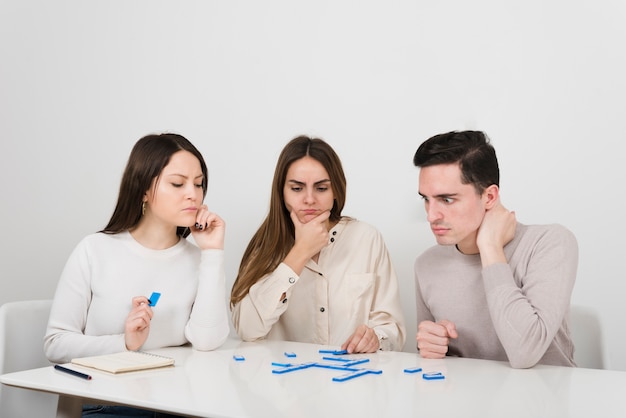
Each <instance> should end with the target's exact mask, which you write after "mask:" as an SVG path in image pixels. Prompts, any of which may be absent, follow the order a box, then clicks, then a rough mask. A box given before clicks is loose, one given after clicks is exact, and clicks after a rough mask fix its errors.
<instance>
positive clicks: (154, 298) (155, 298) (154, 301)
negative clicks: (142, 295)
mask: <svg viewBox="0 0 626 418" xmlns="http://www.w3.org/2000/svg"><path fill="white" fill-rule="evenodd" d="M160 297H161V294H160V293H159V292H152V295H150V298H149V299H148V306H155V305H156V304H157V302H158V301H159V298H160Z"/></svg>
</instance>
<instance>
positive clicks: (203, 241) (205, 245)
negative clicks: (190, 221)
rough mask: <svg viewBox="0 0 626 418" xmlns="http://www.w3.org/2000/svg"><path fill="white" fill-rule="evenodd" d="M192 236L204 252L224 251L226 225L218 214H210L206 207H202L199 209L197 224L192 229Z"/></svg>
mask: <svg viewBox="0 0 626 418" xmlns="http://www.w3.org/2000/svg"><path fill="white" fill-rule="evenodd" d="M191 235H192V236H193V239H194V241H195V242H196V244H197V245H198V247H200V249H202V250H208V249H217V250H223V249H224V236H225V235H226V223H225V222H224V220H222V218H220V217H219V216H218V215H217V214H216V213H213V212H209V208H208V207H207V206H206V205H202V206H200V209H198V215H197V216H196V224H195V225H194V226H192V227H191Z"/></svg>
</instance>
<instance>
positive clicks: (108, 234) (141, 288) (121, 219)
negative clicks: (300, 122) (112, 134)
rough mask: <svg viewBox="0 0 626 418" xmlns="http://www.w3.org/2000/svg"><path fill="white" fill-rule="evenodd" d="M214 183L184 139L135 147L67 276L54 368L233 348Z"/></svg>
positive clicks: (55, 326) (54, 313)
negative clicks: (210, 189) (102, 219)
mask: <svg viewBox="0 0 626 418" xmlns="http://www.w3.org/2000/svg"><path fill="white" fill-rule="evenodd" d="M207 174H208V172H207V167H206V164H205V162H204V159H203V157H202V155H201V154H200V152H199V151H198V150H197V149H196V147H194V146H193V144H191V143H190V142H189V141H188V140H187V139H185V138H184V137H182V136H180V135H177V134H171V133H166V134H160V135H148V136H145V137H144V138H141V139H140V140H139V141H138V142H137V143H136V144H135V146H134V147H133V149H132V151H131V154H130V157H129V160H128V164H127V166H126V169H125V172H124V175H123V178H122V181H121V186H120V191H119V196H118V201H117V205H116V208H115V211H114V213H113V215H112V217H111V220H110V221H109V223H108V225H107V226H106V227H105V228H104V229H103V230H102V231H100V232H98V233H94V234H92V235H89V236H87V237H85V238H84V239H83V240H82V241H81V242H80V243H79V244H78V245H77V246H76V248H75V249H74V251H73V252H72V254H71V256H70V258H69V259H68V261H67V264H66V265H65V268H64V270H63V273H62V275H61V278H60V281H59V283H58V286H57V290H56V294H55V297H54V302H53V306H52V310H51V312H50V319H49V322H48V329H47V332H46V336H45V339H44V349H45V353H46V355H47V357H48V358H49V360H50V361H52V362H57V363H63V362H69V361H70V360H71V359H72V358H75V357H85V356H93V355H99V354H107V353H114V352H119V351H124V350H140V349H141V350H146V349H154V348H160V347H168V346H178V345H182V344H186V343H191V344H192V346H193V347H194V348H196V349H198V350H212V349H215V348H217V347H219V346H220V345H221V344H222V343H223V342H224V341H225V340H226V338H227V336H228V333H229V325H228V314H227V311H228V308H227V306H226V299H225V278H224V250H223V248H224V233H225V224H224V221H223V220H222V219H221V218H220V217H219V216H218V215H216V214H215V213H212V212H210V211H209V210H208V208H207V206H206V205H203V200H204V197H205V195H206V191H207V178H208V176H207ZM190 233H191V234H192V236H193V240H194V242H195V244H196V245H194V244H192V243H191V242H189V241H188V240H187V239H186V237H187V236H188V235H189V234H190ZM152 292H158V293H160V294H161V297H160V299H159V301H158V304H157V305H155V306H150V305H151V302H153V301H150V300H149V297H150V296H151V294H152ZM113 409H115V408H113ZM125 409H126V408H125ZM87 412H88V411H86V410H85V412H84V413H85V415H87ZM91 412H96V411H91ZM97 412H98V413H101V414H104V413H105V412H106V411H100V410H99V411H97ZM111 412H112V413H113V414H114V415H115V411H111ZM143 412H144V411H138V413H143ZM151 414H152V413H151ZM89 416H97V415H89ZM138 416H143V415H138ZM146 416H153V415H146Z"/></svg>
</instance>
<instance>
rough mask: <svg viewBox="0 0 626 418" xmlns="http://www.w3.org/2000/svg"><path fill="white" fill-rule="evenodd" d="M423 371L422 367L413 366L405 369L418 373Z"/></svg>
mask: <svg viewBox="0 0 626 418" xmlns="http://www.w3.org/2000/svg"><path fill="white" fill-rule="evenodd" d="M421 371H422V368H421V367H412V368H408V369H404V373H418V372H421Z"/></svg>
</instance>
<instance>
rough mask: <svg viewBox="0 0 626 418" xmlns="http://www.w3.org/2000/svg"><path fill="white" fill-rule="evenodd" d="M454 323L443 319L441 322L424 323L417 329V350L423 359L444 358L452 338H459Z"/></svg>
mask: <svg viewBox="0 0 626 418" xmlns="http://www.w3.org/2000/svg"><path fill="white" fill-rule="evenodd" d="M458 336H459V334H458V333H457V332H456V326H455V325H454V323H452V322H450V321H448V320H446V319H443V320H441V321H439V322H436V323H435V322H433V321H422V322H420V324H419V325H418V327H417V337H416V339H417V349H418V350H419V353H420V356H422V357H423V358H436V359H440V358H444V357H445V356H446V353H447V352H448V343H449V341H450V338H457V337H458Z"/></svg>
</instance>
